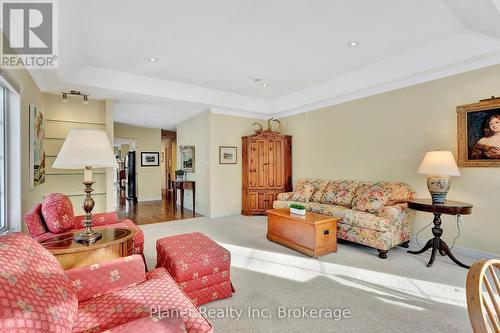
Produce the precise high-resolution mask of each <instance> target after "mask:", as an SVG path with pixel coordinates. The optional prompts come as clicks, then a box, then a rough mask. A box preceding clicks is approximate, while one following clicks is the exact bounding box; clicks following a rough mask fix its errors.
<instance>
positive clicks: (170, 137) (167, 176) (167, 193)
mask: <svg viewBox="0 0 500 333" xmlns="http://www.w3.org/2000/svg"><path fill="white" fill-rule="evenodd" d="M160 166H161V174H162V182H161V183H162V187H161V188H162V196H163V197H164V198H166V199H171V198H172V191H173V189H172V181H173V180H175V170H176V166H177V133H176V132H175V131H169V130H162V131H161V158H160Z"/></svg>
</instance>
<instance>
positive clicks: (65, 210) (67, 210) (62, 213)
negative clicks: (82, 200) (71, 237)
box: [42, 193, 75, 234]
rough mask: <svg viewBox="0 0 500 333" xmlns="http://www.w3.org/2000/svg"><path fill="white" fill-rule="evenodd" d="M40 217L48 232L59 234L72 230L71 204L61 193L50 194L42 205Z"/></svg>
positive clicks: (73, 217)
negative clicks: (41, 216)
mask: <svg viewBox="0 0 500 333" xmlns="http://www.w3.org/2000/svg"><path fill="white" fill-rule="evenodd" d="M42 215H43V219H44V220H45V223H46V224H47V228H48V229H49V230H50V232H53V233H55V234H59V233H62V232H65V231H68V230H71V229H73V223H74V219H75V215H74V213H73V204H72V203H71V200H69V198H68V197H67V196H65V195H64V194H62V193H51V194H49V195H47V196H46V197H45V200H44V201H43V204H42Z"/></svg>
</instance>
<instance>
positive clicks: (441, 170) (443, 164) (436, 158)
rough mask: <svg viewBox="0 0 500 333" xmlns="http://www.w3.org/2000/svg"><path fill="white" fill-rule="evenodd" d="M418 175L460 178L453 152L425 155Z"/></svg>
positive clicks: (431, 152)
mask: <svg viewBox="0 0 500 333" xmlns="http://www.w3.org/2000/svg"><path fill="white" fill-rule="evenodd" d="M418 173H420V174H424V175H440V176H460V171H459V170H458V166H457V163H456V162H455V158H454V157H453V154H452V153H451V151H430V152H427V153H426V154H425V157H424V159H423V160H422V163H421V164H420V167H419V168H418Z"/></svg>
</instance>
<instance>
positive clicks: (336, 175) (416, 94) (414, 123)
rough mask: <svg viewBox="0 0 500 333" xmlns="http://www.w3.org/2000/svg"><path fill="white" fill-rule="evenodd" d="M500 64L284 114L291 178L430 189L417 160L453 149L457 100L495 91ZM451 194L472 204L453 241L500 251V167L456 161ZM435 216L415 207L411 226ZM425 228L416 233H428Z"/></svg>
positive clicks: (452, 226)
mask: <svg viewBox="0 0 500 333" xmlns="http://www.w3.org/2000/svg"><path fill="white" fill-rule="evenodd" d="M499 91H500V66H495V67H490V68H485V69H481V70H477V71H473V72H469V73H466V74H461V75H457V76H454V77H449V78H445V79H441V80H437V81H433V82H429V83H426V84H421V85H417V86H413V87H409V88H405V89H400V90H397V91H393V92H388V93H384V94H380V95H377V96H372V97H368V98H364V99H361V100H357V101H353V102H349V103H345V104H341V105H338V106H333V107H329V108H325V109H321V110H318V111H314V112H308V113H305V114H301V115H297V116H292V117H289V118H285V119H284V120H283V123H284V125H285V132H286V133H287V134H291V135H293V150H292V153H293V178H294V181H296V180H297V179H298V178H300V177H318V178H325V179H361V180H397V181H404V182H407V183H408V184H410V185H411V186H412V187H414V188H415V189H416V190H417V195H418V197H429V193H428V191H427V188H426V185H425V176H424V175H418V174H417V168H418V166H419V164H420V161H421V160H422V158H423V156H424V154H425V152H426V151H429V150H451V151H453V152H454V154H455V157H456V156H457V155H456V147H457V139H456V136H457V131H456V128H457V122H456V118H457V116H456V110H455V107H456V106H457V105H461V104H468V103H474V102H477V101H478V100H479V99H483V98H488V97H489V96H491V95H498V94H499ZM460 172H461V173H462V176H461V177H454V178H453V183H452V187H451V190H450V193H449V194H448V198H449V199H454V200H460V201H465V202H470V203H472V204H474V209H473V213H472V215H471V216H465V217H464V223H463V225H462V235H461V237H460V238H459V239H458V240H457V243H456V244H457V246H460V247H464V248H470V249H474V250H478V251H486V252H490V253H495V254H500V246H499V241H498V235H499V234H500V219H499V217H498V213H497V210H496V208H497V206H498V204H499V202H500V169H499V168H461V169H460ZM431 221H432V215H430V214H426V213H417V216H416V221H415V224H414V233H413V236H415V232H416V231H417V230H419V229H420V228H422V227H423V226H425V225H426V224H428V223H430V222H431ZM443 226H444V239H445V240H446V241H447V242H448V244H451V241H452V240H453V238H454V237H455V235H456V234H457V227H456V223H455V220H454V218H452V217H443ZM430 236H431V234H430V231H429V230H427V232H426V233H425V232H424V233H422V234H421V236H420V237H422V238H424V239H427V238H430Z"/></svg>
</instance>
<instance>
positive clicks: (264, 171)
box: [241, 130, 292, 215]
mask: <svg viewBox="0 0 500 333" xmlns="http://www.w3.org/2000/svg"><path fill="white" fill-rule="evenodd" d="M241 149H242V164H243V198H242V210H241V213H242V214H243V215H263V214H265V213H266V210H267V209H271V208H273V202H274V200H276V197H277V195H278V194H279V193H282V192H288V191H291V190H292V137H291V136H289V135H281V134H279V133H277V132H273V131H270V130H264V131H261V132H260V133H257V134H255V135H252V136H244V137H242V148H241Z"/></svg>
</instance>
